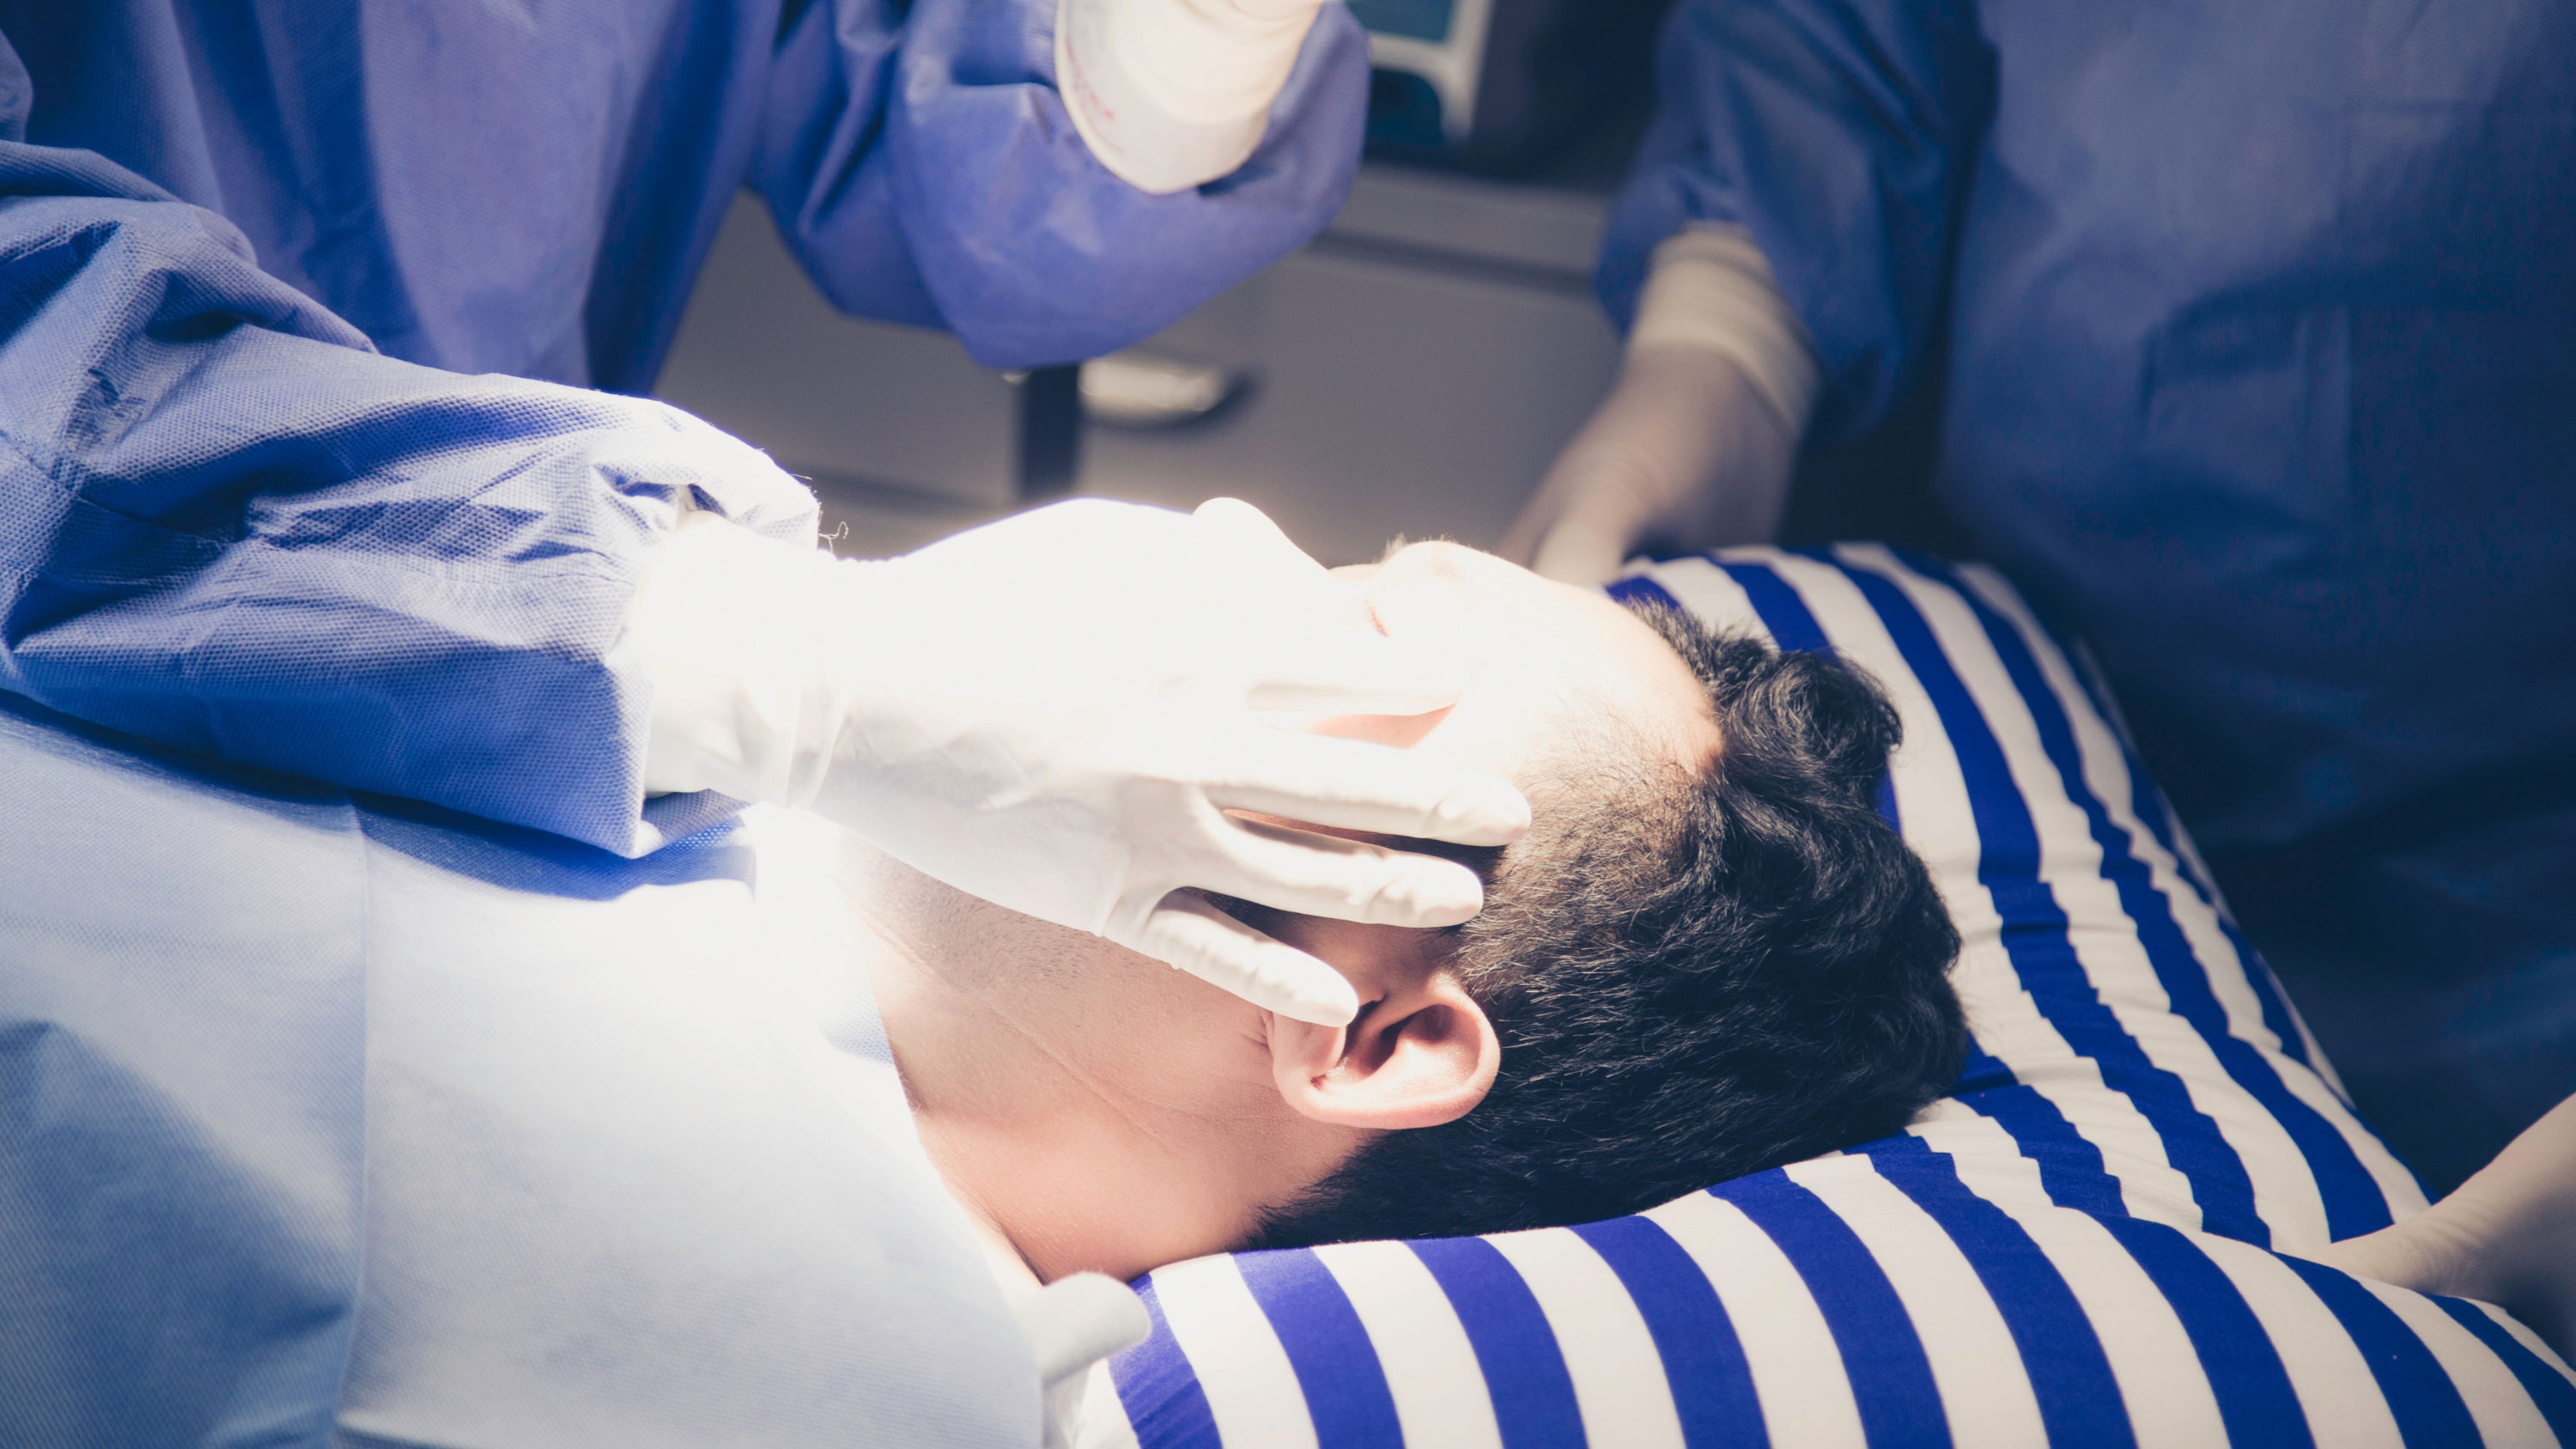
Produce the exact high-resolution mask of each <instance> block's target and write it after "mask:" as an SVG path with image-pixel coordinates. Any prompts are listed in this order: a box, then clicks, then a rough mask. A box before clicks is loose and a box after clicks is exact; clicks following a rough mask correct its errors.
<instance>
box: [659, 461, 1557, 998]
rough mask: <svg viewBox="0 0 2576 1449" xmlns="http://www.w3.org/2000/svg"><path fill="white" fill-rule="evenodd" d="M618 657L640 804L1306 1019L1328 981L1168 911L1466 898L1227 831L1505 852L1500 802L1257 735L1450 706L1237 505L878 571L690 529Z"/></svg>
mask: <svg viewBox="0 0 2576 1449" xmlns="http://www.w3.org/2000/svg"><path fill="white" fill-rule="evenodd" d="M624 647H625V648H626V649H627V650H628V651H629V659H630V660H631V661H632V662H633V663H634V665H635V666H636V667H637V668H638V670H639V672H640V673H641V675H642V676H643V677H644V678H646V679H649V680H651V681H652V685H653V689H654V707H653V718H652V726H651V731H652V732H651V735H650V739H649V744H648V747H647V751H646V761H645V786H646V790H647V792H648V793H660V792H666V791H681V790H716V791H719V792H722V793H724V794H727V795H732V796H734V797H736V798H739V799H744V800H764V801H775V802H778V803H782V804H787V805H792V806H810V807H812V808H814V809H816V810H819V811H821V812H822V813H823V814H825V815H828V816H831V817H832V818H834V819H836V820H838V821H840V822H841V823H842V824H843V825H846V826H847V827H849V828H850V829H852V830H854V831H856V832H858V833H859V834H860V835H862V836H864V837H866V838H867V839H868V840H869V841H870V842H871V843H873V844H874V845H876V846H877V847H878V848H879V849H882V850H884V851H885V852H887V853H888V854H890V855H892V856H894V857H895V858H897V859H899V860H902V861H903V862H905V863H906V864H908V865H911V866H912V867H913V868H914V869H916V870H920V871H922V872H923V873H925V874H927V875H930V876H933V877H935V878H937V879H939V880H942V881H945V882H947V883H948V884H949V885H952V886H955V887H957V888H958V889H960V890H964V891H968V892H971V893H972V894H975V895H978V896H982V897H983V898H985V899H986V900H990V901H993V902H996V903H998V904H1000V905H1003V906H1007V907H1009V908H1010V909H1012V910H1015V911H1019V912H1021V913H1023V914H1025V915H1031V916H1036V917H1038V918H1040V919H1042V920H1048V921H1053V922H1055V923H1057V924H1058V925H1063V926H1070V927H1074V928H1076V929H1079V930H1084V931H1090V932H1093V933H1095V934H1098V935H1102V936H1106V937H1108V938H1109V939H1111V940H1113V941H1116V942H1118V943H1119V944H1121V945H1124V946H1127V947H1129V948H1130V949H1132V950H1136V951H1139V952H1142V953H1144V954H1145V955H1148V956H1154V957H1157V958H1159V959H1161V960H1164V961H1168V962H1170V963H1172V964H1173V965H1176V966H1179V967H1181V968H1183V969H1185V970H1188V971H1191V972H1193V973H1195V974H1197V975H1199V976H1202V977H1204V978H1206V979H1207V980H1209V981H1211V982H1214V983H1215V984H1217V985H1219V986H1222V987H1224V988H1225V989H1227V990H1229V991H1233V992H1235V993H1236V994H1238V995H1241V996H1244V997H1246V998H1247V999H1249V1000H1251V1001H1253V1002H1255V1003H1256V1004H1259V1005H1261V1006H1264V1007H1267V1008H1269V1009H1271V1010H1274V1011H1278V1012H1281V1013H1283V1014H1285V1015H1288V1016H1293V1017H1296V1018H1298V1019H1300V1020H1304V1021H1313V1022H1320V1023H1323V1024H1326V1025H1340V1024H1343V1023H1346V1022H1348V1021H1349V1020H1350V1019H1351V1018H1352V1016H1353V1014H1354V1013H1355V1012H1356V1011H1357V1009H1358V998H1357V996H1356V995H1355V994H1354V992H1353V991H1352V989H1351V986H1350V983H1349V982H1348V981H1347V980H1345V979H1344V978H1343V977H1342V975H1341V974H1340V973H1339V972H1337V971H1335V970H1333V969H1332V968H1331V967H1330V966H1328V965H1326V964H1324V963H1323V962H1322V961H1320V960H1317V959H1316V958H1314V957H1312V956H1309V955H1307V954H1306V953H1304V952H1301V951H1298V950H1295V949H1293V948H1291V947H1289V946H1286V945H1284V944H1282V943H1280V942H1278V941H1276V940H1273V939H1272V938H1270V937H1269V936H1266V935H1264V934H1262V933H1261V932H1259V931H1257V930H1254V929H1253V928H1251V927H1250V926H1247V925H1244V924H1243V923H1241V922H1239V921H1236V920H1235V919H1234V918H1233V917H1231V916H1229V915H1227V914H1225V913H1224V912H1222V911H1220V910H1218V909H1217V908H1216V907H1215V906H1213V905H1211V904H1209V903H1208V902H1207V901H1206V900H1205V899H1203V898H1202V897H1201V896H1199V895H1197V894H1195V893H1193V892H1192V891H1191V890H1189V889H1187V888H1190V887H1195V888H1197V889H1198V890H1201V891H1212V892H1217V893H1221V894H1224V895H1230V896H1238V897H1241V898H1243V899H1245V900H1250V901H1258V902H1260V903H1262V904H1264V905H1269V906H1273V907H1276V908H1278V909H1281V910H1287V911H1297V912H1302V913H1305V914H1310V915H1324V916H1337V917H1341V918H1344V919H1349V920H1356V921H1367V922H1376V923H1383V924H1389V925H1399V926H1442V925H1453V924H1455V923H1457V922H1459V921H1463V920H1465V919H1467V918H1468V917H1469V916H1472V915H1474V914H1475V913H1476V911H1477V910H1478V909H1479V908H1480V907H1481V906H1482V904H1483V888H1482V885H1481V883H1480V882H1479V881H1478V879H1477V877H1476V875H1475V873H1474V872H1473V871H1470V870H1468V869H1467V868H1466V867H1465V866H1462V865H1459V864H1456V863H1455V862H1452V861H1446V860H1440V859H1436V858H1433V857H1429V856H1423V855H1413V854H1403V853H1398V852H1395V851H1390V850H1385V849H1382V848H1380V847H1377V846H1374V845H1368V844H1363V843H1360V842H1357V841H1352V840H1346V839H1343V838H1341V837H1339V836H1331V835H1323V834H1317V833H1314V832H1309V831H1303V830H1295V829H1288V828H1284V827H1280V826H1276V825H1270V824H1262V823H1254V822H1250V821H1246V820H1243V819H1241V818H1239V817H1237V816H1234V815H1230V814H1228V813H1227V812H1228V811H1254V812H1259V813H1262V814H1266V815H1272V816H1278V817H1282V818H1286V819H1292V820H1300V821H1307V822H1311V823H1313V824H1317V825H1325V826H1332V827H1336V828H1339V829H1345V830H1357V831H1367V832H1373V833H1379V834H1388V835H1405V836H1415V837H1423V838H1431V839H1439V840H1447V841H1454V842H1457V843H1460V844H1467V845H1501V844H1505V843H1508V842H1509V841H1511V840H1513V839H1515V838H1517V837H1518V836H1519V835H1520V833H1521V832H1522V831H1523V830H1525V829H1527V827H1528V823H1529V806H1528V803H1527V802H1526V801H1525V800H1523V799H1522V798H1521V796H1520V794H1519V792H1518V791H1517V790H1515V789H1513V788H1512V787H1511V786H1510V785H1509V784H1508V783H1506V782H1505V781H1503V780H1501V779H1499V778H1496V777H1494V776H1490V775H1484V774H1480V773H1476V772H1473V771H1469V770H1466V769H1463V768H1460V767H1457V766H1453V765H1447V764H1443V763H1442V762H1440V761H1438V760H1435V759H1432V758H1429V757H1424V756H1418V755H1413V754H1410V753H1408V752H1406V751H1403V750H1397V749H1391V748H1387V747H1384V746H1379V745H1371V744H1366V743H1362V742H1359V741H1354V740H1347V739H1336V738H1328V737H1325V736H1321V735H1313V734H1307V733H1303V732H1300V731H1295V730H1290V729H1284V728H1279V727H1277V726H1276V725H1275V724H1273V723H1270V722H1266V721H1264V720H1263V719H1261V718H1260V717H1259V716H1258V715H1257V714H1256V711H1297V712H1303V713H1331V714H1418V713H1425V712H1428V711H1431V710H1435V709H1440V708H1443V707H1445V706H1447V705H1448V704H1450V703H1452V702H1453V701H1454V700H1455V699H1456V697H1457V693H1458V689H1459V687H1460V684H1461V683H1462V680H1461V678H1460V676H1459V673H1458V666H1457V665H1456V664H1455V663H1454V662H1453V661H1450V660H1446V659H1442V658H1440V657H1437V656H1435V655H1434V654H1432V653H1430V652H1429V651H1428V650H1426V649H1425V648H1424V647H1422V646H1421V645H1419V644H1415V643H1410V642H1407V641H1402V640H1396V639H1390V638H1388V637H1386V636H1384V635H1382V634H1380V633H1379V632H1378V631H1377V629H1376V627H1375V625H1374V623H1373V622H1372V620H1371V618H1370V616H1369V614H1368V612H1367V608H1366V605H1365V603H1364V601H1363V600H1362V597H1361V595H1360V594H1359V592H1358V591H1357V590H1356V589H1355V588H1354V587H1353V586H1351V585H1349V584H1346V583H1344V582H1342V581H1340V580H1337V579H1334V578H1333V577H1332V576H1331V575H1330V574H1328V573H1327V572H1325V570H1324V569H1323V568H1322V567H1321V566H1319V565H1318V564H1316V563H1315V561H1314V560H1313V559H1310V558H1308V557H1307V556H1306V555H1305V554H1304V553H1302V552H1300V551H1299V550H1298V549H1297V548H1296V546H1295V545H1293V544H1291V543H1290V542H1289V541H1288V540H1287V538H1286V537H1285V536H1283V535H1282V534H1281V533H1280V532H1279V530H1278V528H1277V526H1276V525H1274V524H1272V523H1271V522H1270V520H1269V519H1268V518H1266V517H1264V516H1263V515H1262V514H1261V513H1260V512H1259V511H1258V510H1256V509H1254V508H1252V507H1251V506H1250V505H1249V504H1244V503H1238V502H1235V501H1233V500H1231V499H1219V500H1217V501H1215V502H1212V503H1209V504H1208V505H1206V506H1205V507H1202V508H1201V509H1200V510H1199V511H1198V512H1197V513H1196V514H1179V513H1172V512H1168V511H1166V510H1162V509H1154V508H1145V507H1140V506H1137V505H1133V504H1123V503H1110V502H1106V501H1100V500H1081V501H1076V502H1070V503H1060V504H1056V505H1054V506H1053V507H1049V508H1043V509H1039V510H1037V511H1036V512H1033V513H1026V514H1021V515H1019V516H1017V517H1013V518H1008V519H1004V520H1003V521H1001V522H999V523H994V524H990V525H987V526H985V527H983V528H978V529H974V530H971V531H969V532H966V533H963V534H960V535H958V536H956V537H954V538H951V539H948V540H946V541H944V542H941V543H937V544H933V545H931V546H930V547H928V548H925V549H922V550H921V551H919V552H917V553H913V554H909V555H906V556H905V557H902V558H899V559H892V560H885V561H879V562H855V561H852V562H843V561H838V560H833V559H831V558H829V557H828V556H826V555H822V554H819V553H816V552H814V551H812V550H806V549H797V548H791V547H788V546H785V545H781V544H776V543H771V542H768V541H765V540H762V539H759V538H756V537H754V536H752V535H751V534H749V533H748V532H746V531H745V530H743V529H740V528H737V527H734V526H733V525H730V524H727V523H724V522H722V521H720V520H716V519H713V518H709V517H707V516H705V515H698V516H695V517H692V518H691V519H689V520H686V521H685V522H684V524H683V526H682V527H681V529H680V530H679V532H678V533H677V534H676V535H675V536H674V537H673V538H671V539H670V540H668V541H666V542H665V543H664V544H663V545H661V547H660V550H659V551H658V553H657V556H656V557H655V559H654V560H653V562H652V564H651V566H650V570H649V573H648V577H647V580H646V582H645V585H644V587H643V588H642V589H641V590H640V591H639V594H638V597H637V600H636V603H635V605H634V607H633V609H632V611H631V612H630V614H629V622H628V628H627V632H626V635H625V644H624Z"/></svg>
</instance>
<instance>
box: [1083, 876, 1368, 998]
mask: <svg viewBox="0 0 2576 1449" xmlns="http://www.w3.org/2000/svg"><path fill="white" fill-rule="evenodd" d="M1118 944H1120V945H1122V946H1125V947H1126V948H1128V949H1129V950H1131V951H1136V952H1140V953H1142V954H1144V955H1147V956H1151V957H1153V958H1154V959H1156V960H1158V961H1166V962H1169V963H1171V964H1172V965H1174V966H1177V967H1179V968H1180V969H1182V970H1184V971H1187V972H1188V973H1190V974H1191V975H1192V976H1195V977H1197V978H1199V979H1200V980H1202V981H1205V982H1207V983H1208V984H1209V985H1211V986H1215V987H1218V988H1219V989H1221V990H1225V991H1230V992H1232V993H1234V994H1235V995H1237V996H1240V997H1242V998H1243V999H1244V1000H1246V1001H1249V1002H1251V1003H1252V1004H1253V1005H1255V1006H1258V1007H1260V1008H1262V1009H1263V1010H1265V1011H1275V1012H1278V1013H1279V1014H1280V1015H1282V1016H1293V1017H1295V1018H1296V1019H1297V1020H1299V1021H1311V1022H1314V1023H1316V1024H1317V1025H1319V1026H1347V1025H1349V1024H1350V1022H1351V1020H1352V1019H1353V1018H1355V1017H1357V1016H1358V1015H1359V1011H1360V998H1359V993H1358V992H1356V991H1354V990H1352V989H1351V983H1350V980H1349V978H1347V977H1345V976H1343V975H1342V973H1340V972H1339V971H1336V970H1334V969H1333V968H1332V967H1331V966H1330V965H1327V964H1326V963H1325V962H1324V961H1323V960H1322V959H1321V958H1319V957H1315V956H1309V955H1307V954H1306V953H1305V952H1303V951H1300V950H1298V949H1297V948H1296V947H1294V946H1290V945H1287V944H1285V943H1284V942H1281V941H1279V940H1276V939H1274V938H1273V937H1271V936H1269V935H1266V934H1264V933H1263V932H1261V931H1257V930H1255V929H1253V928H1252V927H1250V926H1247V925H1245V924H1244V923H1243V922H1241V921H1238V920H1236V919H1235V918H1234V917H1232V916H1229V915H1227V914H1226V913H1225V912H1223V911H1221V910H1218V909H1217V908H1216V907H1215V906H1213V905H1211V904H1209V903H1208V902H1207V901H1205V900H1203V899H1201V898H1200V897H1198V896H1196V895H1193V894H1191V893H1190V892H1188V891H1174V892H1172V893H1171V894H1170V895H1167V896H1165V897H1163V899H1162V902H1161V904H1159V905H1157V906H1156V907H1155V908H1154V909H1153V910H1152V911H1150V912H1148V913H1147V914H1146V916H1145V919H1144V921H1143V923H1142V924H1141V925H1139V926H1138V927H1137V928H1136V931H1135V934H1134V935H1133V936H1132V937H1126V938H1122V939H1120V940H1119V942H1118Z"/></svg>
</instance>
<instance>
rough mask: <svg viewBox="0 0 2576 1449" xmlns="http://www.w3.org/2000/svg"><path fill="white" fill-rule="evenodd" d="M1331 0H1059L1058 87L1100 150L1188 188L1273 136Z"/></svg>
mask: <svg viewBox="0 0 2576 1449" xmlns="http://www.w3.org/2000/svg"><path fill="white" fill-rule="evenodd" d="M1321 9H1323V3H1322V0H1056V13H1055V76H1056V89H1057V91H1058V92H1059V93H1061V94H1062V95H1063V97H1064V105H1065V110H1066V111H1067V112H1068V113H1069V114H1070V115H1071V116H1072V117H1073V127H1074V129H1075V130H1076V131H1078V132H1080V133H1081V135H1082V139H1083V141H1084V143H1085V144H1087V145H1089V146H1090V147H1091V154H1092V155H1094V156H1096V157H1098V158H1100V164H1101V165H1103V166H1106V167H1108V168H1109V170H1110V172H1111V173H1112V174H1114V175H1116V176H1118V177H1119V178H1120V179H1122V180H1124V181H1126V182H1128V183H1129V184H1130V185H1133V186H1134V187H1136V188H1137V189H1138V190H1140V191H1148V192H1153V193H1157V194H1160V193H1163V192H1170V191H1186V190H1188V189H1189V188H1190V187H1193V186H1198V185H1202V184H1204V183H1206V182H1210V181H1214V180H1215V179H1217V178H1218V177H1220V176H1224V175H1227V174H1229V173H1230V172H1232V171H1233V170H1234V169H1235V168H1236V167H1238V166H1241V165H1242V164H1243V163H1244V160H1245V159H1246V158H1247V157H1249V156H1251V154H1252V152H1253V148H1255V147H1257V146H1259V145H1260V144H1261V137H1262V134H1263V132H1265V131H1266V130H1268V129H1269V125H1270V104H1271V102H1272V101H1275V100H1277V99H1278V98H1279V91H1280V88H1281V87H1282V86H1285V85H1286V84H1287V83H1288V72H1289V71H1290V70H1291V69H1293V68H1294V67H1295V66H1296V64H1297V51H1298V49H1299V47H1301V46H1303V45H1304V44H1305V43H1306V32H1307V31H1308V30H1310V29H1312V28H1313V27H1314V24H1315V15H1316V12H1318V11H1320V10H1321Z"/></svg>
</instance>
